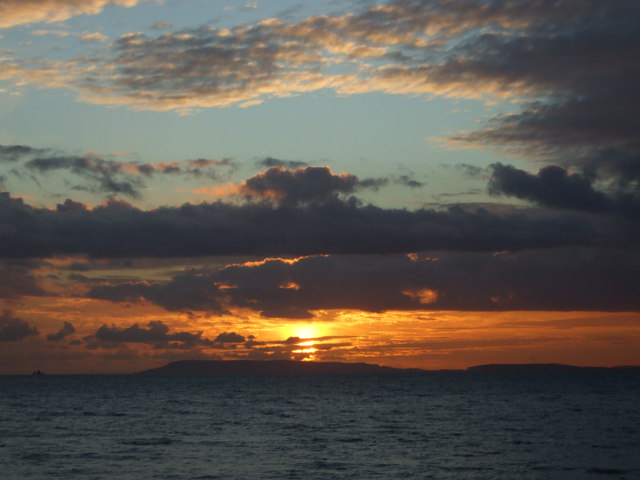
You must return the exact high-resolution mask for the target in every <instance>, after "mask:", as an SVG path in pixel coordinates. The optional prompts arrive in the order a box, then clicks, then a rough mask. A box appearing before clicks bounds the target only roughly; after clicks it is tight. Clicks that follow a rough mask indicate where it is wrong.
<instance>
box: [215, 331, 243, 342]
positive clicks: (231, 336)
mask: <svg viewBox="0 0 640 480" xmlns="http://www.w3.org/2000/svg"><path fill="white" fill-rule="evenodd" d="M213 341H214V342H215V343H244V341H245V338H244V337H243V336H242V335H238V334H237V333H235V332H224V333H221V334H219V335H218V336H217V337H216V338H215V339H214V340H213Z"/></svg>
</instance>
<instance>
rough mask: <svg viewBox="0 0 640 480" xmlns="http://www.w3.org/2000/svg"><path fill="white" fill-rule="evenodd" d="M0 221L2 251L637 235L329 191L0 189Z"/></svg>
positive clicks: (578, 240) (380, 247) (549, 242)
mask: <svg viewBox="0 0 640 480" xmlns="http://www.w3.org/2000/svg"><path fill="white" fill-rule="evenodd" d="M0 222H1V225H2V228H1V229H0V254H1V255H2V256H3V257H4V258H26V257H47V256H51V255H74V254H86V255H90V256H94V257H136V256H138V257H170V256H174V257H175V256H203V255H218V254H247V255H250V254H254V255H272V254H315V253H360V254H364V253H366V254H373V253H398V252H405V253H406V252H411V251H419V250H433V249H451V250H471V251H494V250H517V249H523V248H550V247H559V246H568V245H606V244H611V245H631V246H633V245H637V242H636V240H637V238H638V229H637V226H636V225H634V224H632V223H628V222H625V221H616V222H614V223H612V224H611V225H609V224H608V223H607V222H608V221H607V219H606V218H599V217H598V218H595V219H593V218H591V217H588V216H585V215H578V214H564V213H558V214H545V215H542V214H541V213H540V212H535V211H532V212H529V213H522V212H521V213H518V212H515V213H511V214H503V215H498V214H492V213H489V212H486V211H484V210H482V209H480V210H478V211H475V212H468V211H465V210H462V209H460V208H452V209H450V210H448V211H435V210H426V209H421V210H416V211H408V210H401V209H383V208H379V207H375V206H371V205H366V206H361V205H360V204H359V203H358V202H357V201H354V200H347V201H341V200H338V199H331V200H329V201H327V202H326V203H309V204H305V205H302V206H297V207H291V206H286V205H280V206H274V205H272V204H269V203H262V202H261V203H256V204H246V205H239V206H238V205H231V204H226V203H222V202H217V203H202V204H199V205H192V204H185V205H182V206H178V207H163V208H158V209H155V210H141V209H138V208H136V207H134V206H132V205H130V204H128V203H125V202H122V201H116V200H111V201H109V202H107V203H106V204H105V205H103V206H100V207H96V208H94V209H87V208H86V207H85V206H84V205H83V204H80V203H78V202H74V201H72V200H67V201H65V202H64V203H63V204H59V205H58V206H57V208H56V209H55V210H49V209H43V208H35V207H31V206H29V205H27V204H25V203H24V202H23V201H22V200H20V199H17V198H13V197H11V196H10V195H9V194H8V193H6V192H0Z"/></svg>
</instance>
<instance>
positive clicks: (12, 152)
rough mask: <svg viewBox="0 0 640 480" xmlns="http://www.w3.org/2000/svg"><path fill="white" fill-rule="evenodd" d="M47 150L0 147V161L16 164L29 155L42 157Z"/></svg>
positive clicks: (20, 146) (18, 146)
mask: <svg viewBox="0 0 640 480" xmlns="http://www.w3.org/2000/svg"><path fill="white" fill-rule="evenodd" d="M44 152H46V149H40V148H33V147H29V146H27V145H0V160H1V161H5V162H15V161H17V160H19V159H21V158H23V157H26V156H28V155H40V154H42V153H44Z"/></svg>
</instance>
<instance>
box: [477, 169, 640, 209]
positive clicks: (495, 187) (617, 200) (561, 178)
mask: <svg viewBox="0 0 640 480" xmlns="http://www.w3.org/2000/svg"><path fill="white" fill-rule="evenodd" d="M492 168H493V174H492V176H491V180H490V183H489V192H490V193H492V194H494V195H511V196H515V197H517V198H521V199H526V200H531V201H533V202H537V203H540V204H541V205H545V206H548V207H554V208H565V209H575V210H585V211H590V212H599V213H620V214H623V215H627V216H630V217H632V218H640V192H638V194H633V193H621V192H619V191H618V192H614V193H613V194H612V195H611V196H609V195H607V194H605V193H603V192H601V191H598V190H595V189H594V186H593V184H592V180H591V179H590V178H589V177H587V176H585V175H583V174H579V173H571V174H570V173H568V172H567V170H566V169H564V168H562V167H558V166H548V167H544V168H542V169H541V170H540V171H539V172H538V174H537V175H532V174H530V173H527V172H525V171H524V170H519V169H517V168H515V167H512V166H506V165H501V164H495V165H493V166H492Z"/></svg>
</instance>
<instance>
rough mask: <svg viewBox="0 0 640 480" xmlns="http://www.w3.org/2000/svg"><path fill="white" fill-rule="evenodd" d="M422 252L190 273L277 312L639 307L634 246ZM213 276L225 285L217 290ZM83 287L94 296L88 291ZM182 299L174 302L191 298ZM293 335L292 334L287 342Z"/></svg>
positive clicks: (227, 298)
mask: <svg viewBox="0 0 640 480" xmlns="http://www.w3.org/2000/svg"><path fill="white" fill-rule="evenodd" d="M422 258H424V259H422V260H419V259H418V260H416V259H413V260H412V259H409V258H408V257H407V256H314V257H306V258H301V259H298V260H297V261H294V262H285V261H282V260H279V259H273V260H266V261H264V262H263V263H261V264H259V265H254V264H247V265H242V264H241V265H230V266H228V267H226V268H222V269H219V270H215V271H212V272H210V273H207V274H205V273H202V272H201V273H198V276H199V277H200V278H202V279H204V280H206V283H208V285H209V286H210V288H209V293H208V294H209V295H211V296H213V297H214V298H216V297H217V301H218V302H225V304H226V305H227V306H228V308H234V307H236V308H237V307H241V308H248V309H252V310H255V311H259V312H261V314H262V315H263V316H266V317H278V318H310V317H312V316H313V311H314V310H328V309H355V310H366V311H375V312H381V311H386V310H603V311H638V310H640V285H638V282H636V281H635V275H636V272H637V271H639V269H640V254H638V253H637V252H635V253H631V252H629V251H624V250H613V249H593V248H578V249H576V248H562V249H554V250H548V251H544V252H540V251H524V252H515V253H499V254H496V253H453V252H429V255H424V256H423V257H422ZM184 281H185V279H184V277H182V276H181V277H176V278H174V279H172V280H171V281H169V282H167V283H165V284H157V285H155V288H157V289H159V290H160V291H166V292H167V295H171V294H172V292H175V291H176V290H179V289H177V288H176V284H179V283H181V282H184ZM216 285H225V286H226V288H225V289H224V290H222V291H221V290H220V289H219V288H217V287H216ZM118 288H119V287H118V286H112V287H108V286H105V287H103V290H102V291H103V292H104V291H110V292H111V296H110V299H111V300H118V298H117V295H118V291H119V290H118ZM149 288H150V287H149ZM89 296H93V297H95V295H94V293H93V292H89ZM120 300H122V299H120ZM175 301H176V302H180V301H181V300H180V298H179V297H178V298H176V299H175ZM182 302H183V305H184V308H192V306H193V305H192V303H190V302H189V301H187V300H183V301H182ZM204 304H205V302H204V301H201V302H200V305H204ZM205 310H209V309H206V308H205ZM212 310H214V311H215V304H214V308H213V309H212ZM295 342H296V339H295V338H293V339H290V341H289V342H288V343H295ZM285 343H287V342H285Z"/></svg>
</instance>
